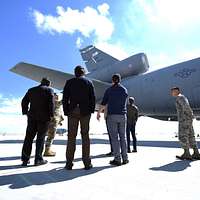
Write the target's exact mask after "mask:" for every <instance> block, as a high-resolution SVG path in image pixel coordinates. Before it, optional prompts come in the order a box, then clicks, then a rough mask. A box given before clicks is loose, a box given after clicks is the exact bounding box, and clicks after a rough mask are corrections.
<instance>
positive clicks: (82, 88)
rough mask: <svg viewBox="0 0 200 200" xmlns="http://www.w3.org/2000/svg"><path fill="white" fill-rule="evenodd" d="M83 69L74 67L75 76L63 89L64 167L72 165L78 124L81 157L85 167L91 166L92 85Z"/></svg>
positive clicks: (93, 106) (68, 167) (93, 101)
mask: <svg viewBox="0 0 200 200" xmlns="http://www.w3.org/2000/svg"><path fill="white" fill-rule="evenodd" d="M84 75H85V70H84V68H82V67H81V66H77V67H76V68H75V76H76V77H75V78H72V79H70V80H68V81H67V82H66V84H65V87H64V91H63V110H64V114H65V115H66V116H68V142H67V151H66V160H67V161H66V167H65V168H66V169H68V170H71V169H72V167H73V160H74V153H75V149H76V136H77V131H78V125H79V122H80V125H81V137H82V157H83V158H82V159H83V163H84V165H85V169H86V170H87V169H90V168H92V164H91V159H90V138H89V123H90V118H91V113H94V111H95V93H94V86H93V84H92V82H91V81H90V80H88V79H87V78H85V77H84Z"/></svg>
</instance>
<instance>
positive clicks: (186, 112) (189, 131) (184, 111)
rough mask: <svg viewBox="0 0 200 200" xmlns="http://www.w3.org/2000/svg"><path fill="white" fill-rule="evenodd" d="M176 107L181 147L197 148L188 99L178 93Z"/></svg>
mask: <svg viewBox="0 0 200 200" xmlns="http://www.w3.org/2000/svg"><path fill="white" fill-rule="evenodd" d="M176 109H177V115H178V121H179V131H178V132H179V134H178V137H179V141H180V143H181V146H182V148H183V149H188V148H193V149H195V148H197V143H196V141H195V134H194V129H193V124H192V123H193V118H194V116H193V111H192V109H191V107H190V104H189V102H188V99H187V98H186V97H185V96H184V95H182V94H179V95H178V96H177V98H176Z"/></svg>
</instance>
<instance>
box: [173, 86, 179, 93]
mask: <svg viewBox="0 0 200 200" xmlns="http://www.w3.org/2000/svg"><path fill="white" fill-rule="evenodd" d="M173 90H178V91H179V92H180V88H179V87H172V88H171V91H173Z"/></svg>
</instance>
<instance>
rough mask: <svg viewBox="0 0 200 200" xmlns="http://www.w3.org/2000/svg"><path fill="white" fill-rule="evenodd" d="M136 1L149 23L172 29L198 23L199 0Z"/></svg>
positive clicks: (199, 16)
mask: <svg viewBox="0 0 200 200" xmlns="http://www.w3.org/2000/svg"><path fill="white" fill-rule="evenodd" d="M137 2H138V5H139V6H140V7H141V8H142V9H143V11H144V13H145V15H146V17H147V19H148V20H149V21H150V22H151V23H155V24H159V25H164V26H170V27H171V28H173V29H174V30H178V29H179V28H182V27H185V26H186V25H190V24H194V23H196V22H198V23H200V12H199V8H200V1H199V0H152V1H148V0H137ZM170 31H171V30H170Z"/></svg>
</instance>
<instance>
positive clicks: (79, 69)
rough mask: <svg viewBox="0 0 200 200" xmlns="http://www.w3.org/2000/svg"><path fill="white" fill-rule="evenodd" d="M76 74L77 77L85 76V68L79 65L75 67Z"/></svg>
mask: <svg viewBox="0 0 200 200" xmlns="http://www.w3.org/2000/svg"><path fill="white" fill-rule="evenodd" d="M74 74H75V76H76V77H80V76H83V75H84V74H85V69H84V67H82V66H80V65H78V66H76V67H75V69H74Z"/></svg>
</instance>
